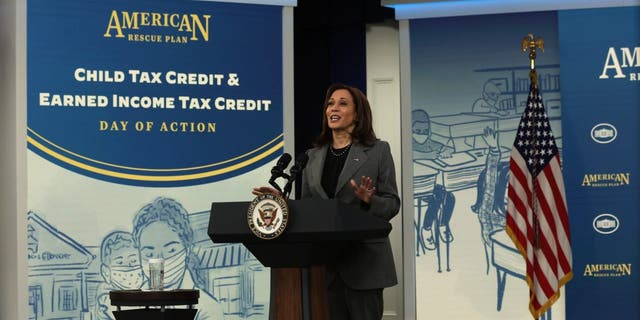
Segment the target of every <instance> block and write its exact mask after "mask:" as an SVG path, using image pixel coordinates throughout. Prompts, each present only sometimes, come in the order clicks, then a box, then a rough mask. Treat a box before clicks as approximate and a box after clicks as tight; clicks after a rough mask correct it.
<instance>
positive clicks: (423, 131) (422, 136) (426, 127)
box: [412, 122, 431, 144]
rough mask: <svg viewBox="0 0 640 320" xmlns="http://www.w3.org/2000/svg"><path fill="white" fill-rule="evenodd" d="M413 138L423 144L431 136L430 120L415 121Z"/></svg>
mask: <svg viewBox="0 0 640 320" xmlns="http://www.w3.org/2000/svg"><path fill="white" fill-rule="evenodd" d="M412 136H413V140H415V141H416V142H418V143H420V144H423V143H424V142H425V141H427V139H429V137H430V136H431V126H430V124H429V122H414V123H413V128H412Z"/></svg>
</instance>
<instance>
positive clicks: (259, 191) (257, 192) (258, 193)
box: [251, 187, 282, 196]
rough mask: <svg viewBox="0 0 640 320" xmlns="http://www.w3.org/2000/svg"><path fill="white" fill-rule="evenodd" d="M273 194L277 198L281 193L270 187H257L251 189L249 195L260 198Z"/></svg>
mask: <svg viewBox="0 0 640 320" xmlns="http://www.w3.org/2000/svg"><path fill="white" fill-rule="evenodd" d="M267 193H270V194H274V195H277V196H282V193H281V192H280V191H278V190H276V189H275V188H272V187H257V188H253V190H251V194H253V195H254V196H261V195H263V194H267Z"/></svg>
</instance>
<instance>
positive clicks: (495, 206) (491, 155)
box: [471, 127, 509, 273]
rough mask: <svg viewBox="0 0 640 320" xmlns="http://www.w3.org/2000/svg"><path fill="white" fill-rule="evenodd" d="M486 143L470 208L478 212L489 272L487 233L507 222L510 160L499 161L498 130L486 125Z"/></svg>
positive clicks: (500, 153)
mask: <svg viewBox="0 0 640 320" xmlns="http://www.w3.org/2000/svg"><path fill="white" fill-rule="evenodd" d="M482 138H483V139H484V141H485V143H486V144H487V145H488V146H489V151H488V154H487V159H486V166H485V169H484V170H483V171H482V172H481V173H480V176H479V177H478V182H477V191H478V193H477V194H478V197H477V200H476V203H475V204H474V205H472V206H471V210H472V211H473V212H475V213H476V214H478V221H479V222H480V232H481V235H482V242H483V245H484V252H485V262H486V272H487V273H488V272H489V248H490V247H491V239H490V236H491V234H492V233H493V232H495V231H497V230H502V229H504V228H505V224H506V202H505V195H506V188H507V182H508V180H509V177H508V174H509V163H508V162H500V158H501V156H502V151H501V149H502V148H501V147H500V143H499V140H498V138H499V134H498V132H497V131H495V130H493V129H491V128H489V127H487V128H485V129H484V134H483V136H482Z"/></svg>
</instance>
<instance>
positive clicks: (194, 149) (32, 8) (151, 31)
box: [27, 0, 283, 187]
mask: <svg viewBox="0 0 640 320" xmlns="http://www.w3.org/2000/svg"><path fill="white" fill-rule="evenodd" d="M281 11H282V9H281V7H279V6H258V5H240V4H222V3H215V2H201V1H193V2H192V1H162V2H157V1H135V2H122V1H93V0H90V1H82V2H78V1H73V0H60V1H56V2H55V5H51V2H50V1H44V0H30V1H29V8H28V15H29V19H28V30H29V37H28V44H27V45H28V65H29V68H28V87H29V90H28V142H29V148H30V150H32V151H34V152H36V153H38V154H39V155H41V156H43V157H45V158H47V159H48V160H50V161H53V162H55V163H56V164H58V165H60V166H63V167H65V168H67V169H69V170H72V171H74V172H77V173H80V174H83V175H87V176H91V177H94V178H97V179H101V180H106V181H112V182H117V183H122V184H129V185H139V186H165V187H166V186H185V185H194V184H202V183H206V182H212V181H218V180H221V179H224V178H228V177H232V176H236V175H238V174H241V173H244V172H247V171H249V170H252V169H255V168H257V167H259V166H261V165H264V164H265V163H267V162H268V161H270V160H273V159H274V158H275V157H276V156H277V155H278V154H279V153H280V152H281V151H282V145H283V137H282V42H281V36H282V22H281Z"/></svg>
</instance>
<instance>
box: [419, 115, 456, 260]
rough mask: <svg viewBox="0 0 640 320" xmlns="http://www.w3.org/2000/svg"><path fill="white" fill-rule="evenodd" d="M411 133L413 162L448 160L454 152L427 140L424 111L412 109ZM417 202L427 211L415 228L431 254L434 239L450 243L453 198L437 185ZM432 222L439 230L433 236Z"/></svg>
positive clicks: (449, 148)
mask: <svg viewBox="0 0 640 320" xmlns="http://www.w3.org/2000/svg"><path fill="white" fill-rule="evenodd" d="M411 129H412V150H413V158H414V159H421V160H436V159H440V158H450V157H451V154H452V153H453V151H454V150H453V148H452V147H450V146H447V145H444V144H442V143H440V142H437V141H434V140H432V139H431V121H430V119H429V114H428V113H427V112H426V111H424V110H422V109H415V110H413V111H412V112H411ZM436 173H437V172H436ZM434 175H435V174H434ZM414 179H415V178H414ZM434 183H435V182H434ZM421 200H422V201H426V203H427V210H426V213H425V216H424V220H423V221H422V225H421V228H419V229H420V231H419V232H420V236H419V239H420V240H421V243H420V244H421V245H423V246H424V248H425V249H427V250H434V249H436V239H435V237H440V239H439V240H441V241H442V242H445V243H449V242H451V241H453V233H452V232H451V229H450V227H449V221H450V220H451V216H452V214H453V208H454V205H455V196H454V195H453V193H452V192H450V191H447V190H445V188H444V187H443V186H442V185H439V184H438V185H435V187H434V189H433V191H432V192H431V193H429V194H428V195H426V196H425V197H424V198H423V199H421ZM438 213H440V215H438ZM420 216H421V214H420V213H419V214H418V217H420ZM419 219H420V218H419ZM436 219H438V221H437V222H438V223H437V225H438V226H439V227H438V230H436V233H434V231H433V226H434V222H436ZM417 223H418V226H420V221H417Z"/></svg>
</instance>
